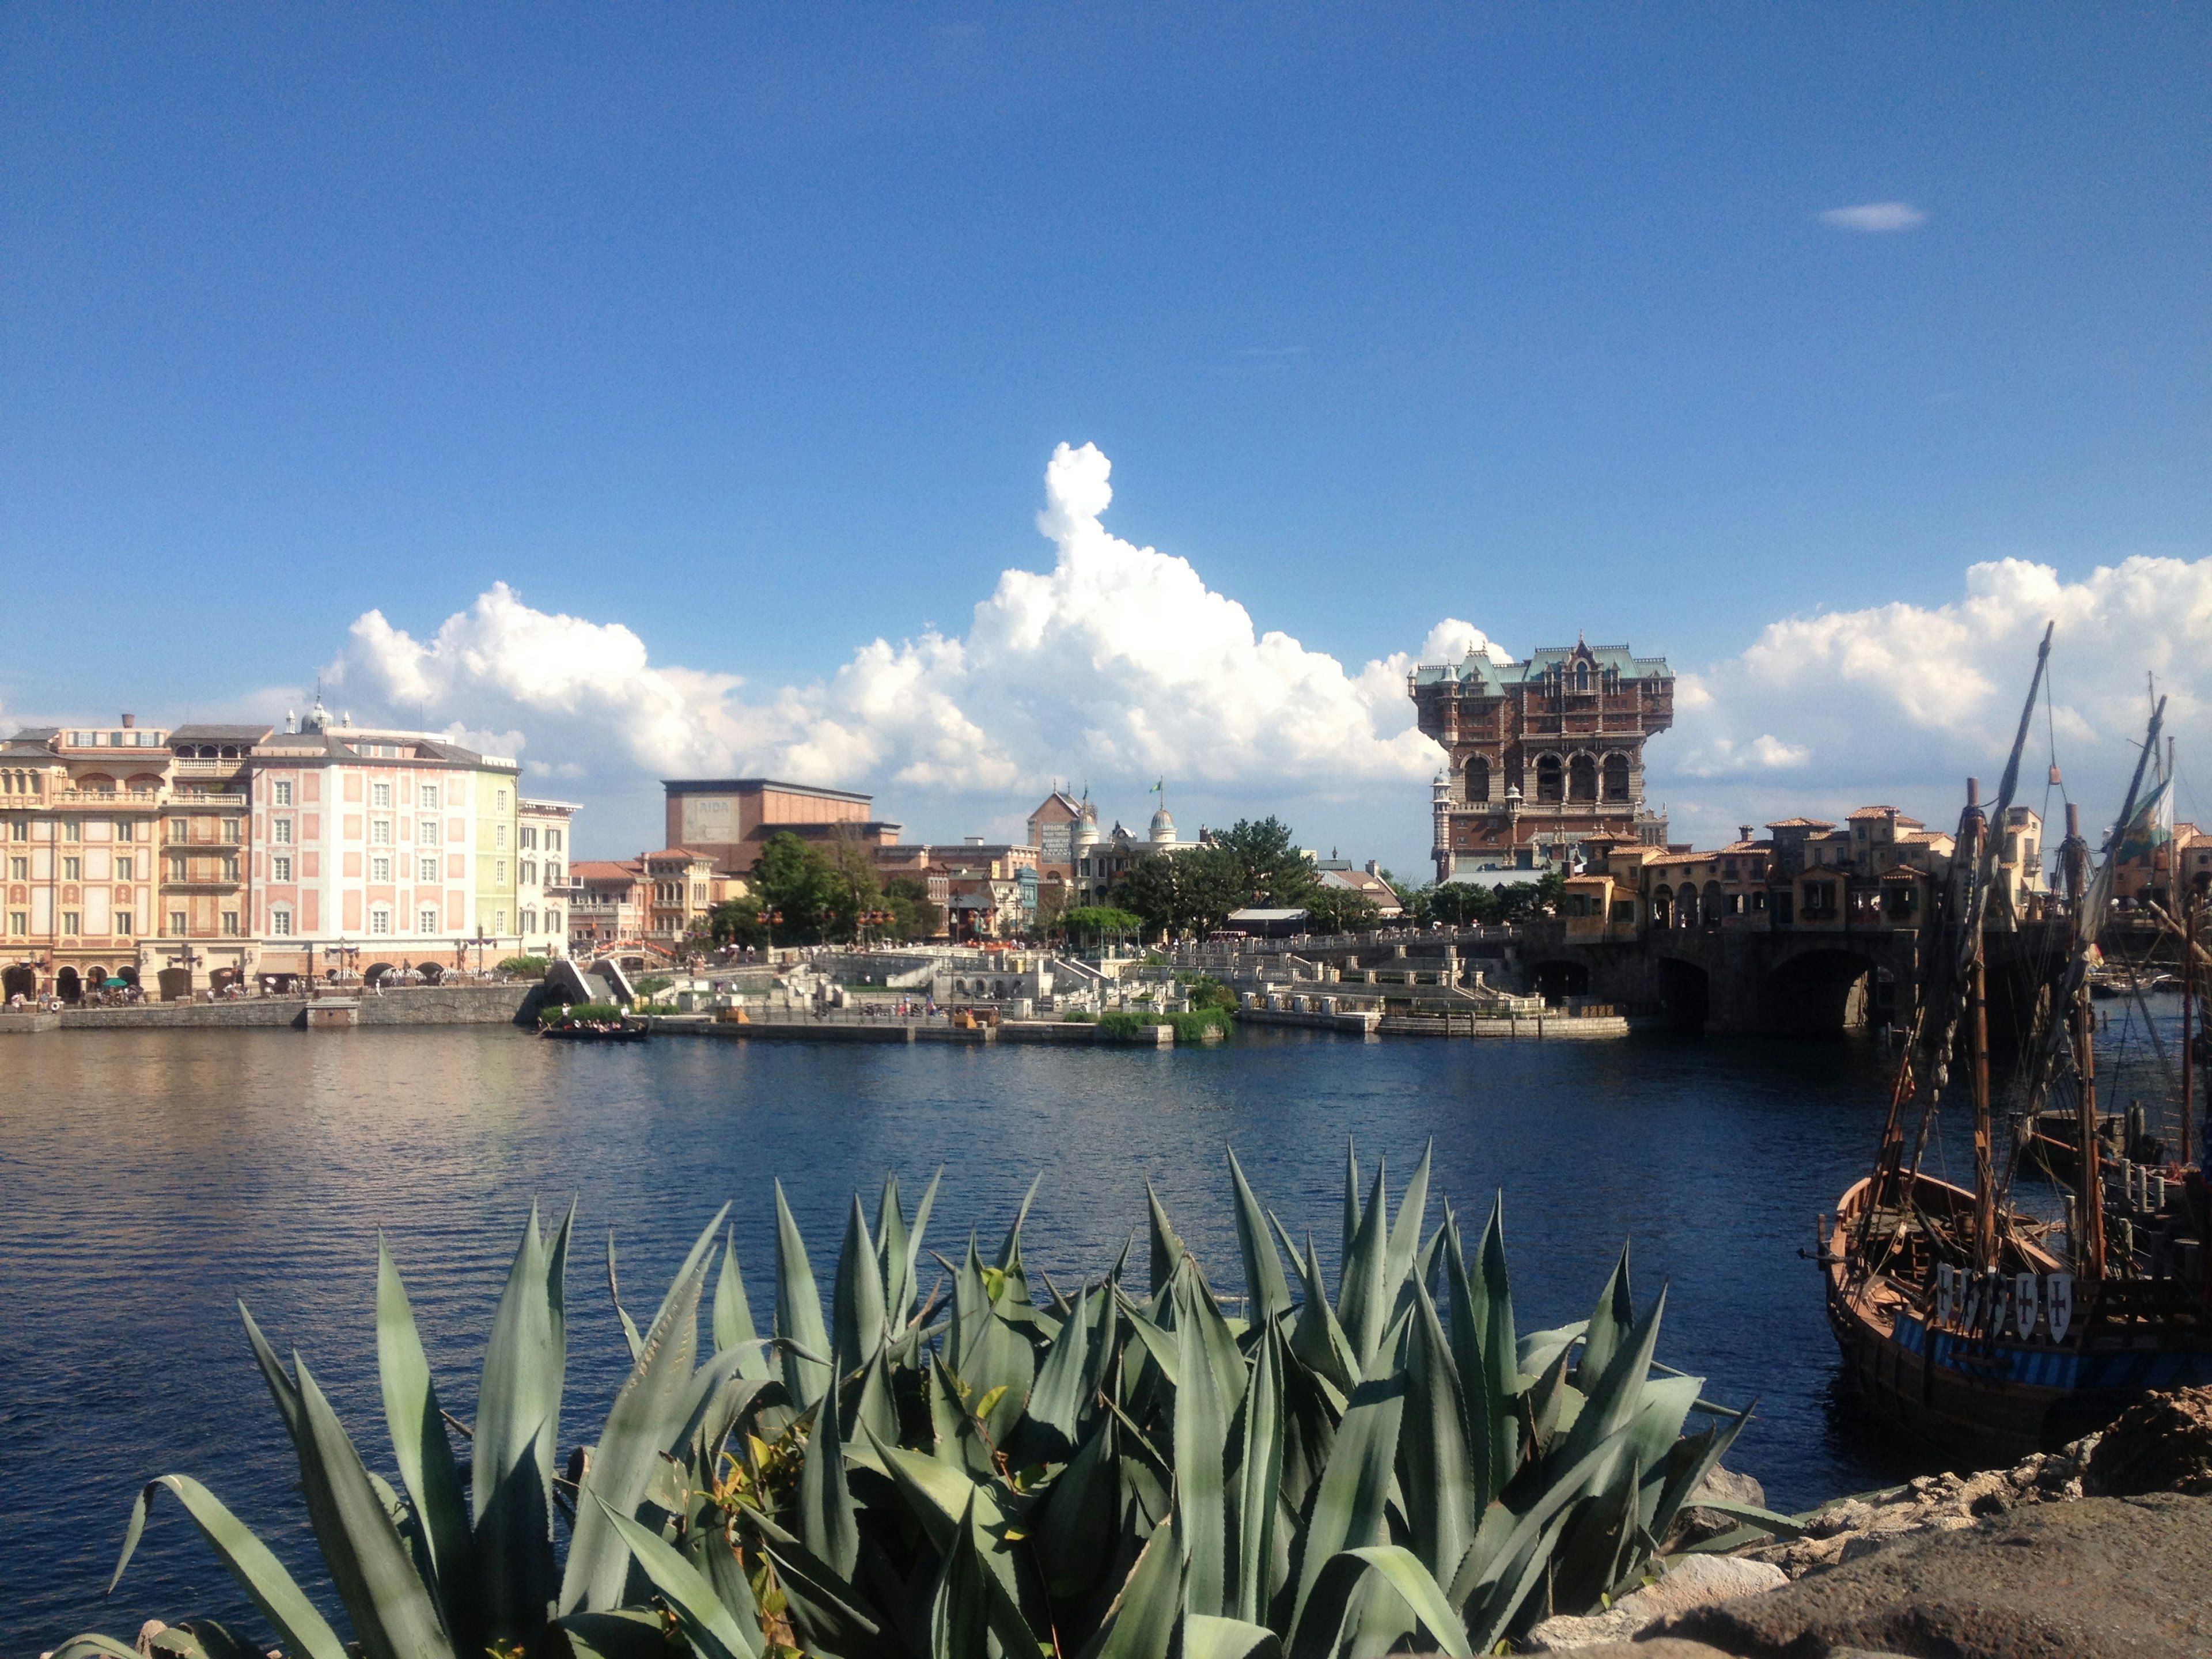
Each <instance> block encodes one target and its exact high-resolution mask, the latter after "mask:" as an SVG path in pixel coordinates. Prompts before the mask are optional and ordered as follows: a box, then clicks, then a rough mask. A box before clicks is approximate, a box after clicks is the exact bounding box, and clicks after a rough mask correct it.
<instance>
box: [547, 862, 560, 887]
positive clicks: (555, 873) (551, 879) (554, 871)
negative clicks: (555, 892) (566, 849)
mask: <svg viewBox="0 0 2212 1659" xmlns="http://www.w3.org/2000/svg"><path fill="white" fill-rule="evenodd" d="M545 884H546V885H547V886H548V887H558V886H559V885H560V884H561V866H559V865H557V864H552V863H548V864H547V865H546V866H545Z"/></svg>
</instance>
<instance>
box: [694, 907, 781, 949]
mask: <svg viewBox="0 0 2212 1659" xmlns="http://www.w3.org/2000/svg"><path fill="white" fill-rule="evenodd" d="M760 912H761V905H760V901H759V900H758V899H756V898H733V899H724V900H723V901H722V902H720V904H718V905H716V906H715V907H714V908H713V909H711V910H709V911H708V912H707V937H708V939H712V940H714V943H715V944H717V945H766V944H768V943H769V930H768V929H767V928H766V927H764V926H763V925H762V922H761V919H760Z"/></svg>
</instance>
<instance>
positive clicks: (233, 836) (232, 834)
mask: <svg viewBox="0 0 2212 1659" xmlns="http://www.w3.org/2000/svg"><path fill="white" fill-rule="evenodd" d="M239 833H240V820H239V819H237V818H225V819H224V820H223V821H222V838H223V839H224V840H225V841H227V842H229V843H230V844H231V845H232V846H236V845H237V844H238V838H239Z"/></svg>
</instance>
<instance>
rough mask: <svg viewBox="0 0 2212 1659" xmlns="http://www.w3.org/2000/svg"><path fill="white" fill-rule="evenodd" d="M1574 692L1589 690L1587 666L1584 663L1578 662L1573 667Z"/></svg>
mask: <svg viewBox="0 0 2212 1659" xmlns="http://www.w3.org/2000/svg"><path fill="white" fill-rule="evenodd" d="M1575 690H1577V691H1587V690H1589V664H1588V663H1586V662H1578V663H1577V664H1576V665H1575Z"/></svg>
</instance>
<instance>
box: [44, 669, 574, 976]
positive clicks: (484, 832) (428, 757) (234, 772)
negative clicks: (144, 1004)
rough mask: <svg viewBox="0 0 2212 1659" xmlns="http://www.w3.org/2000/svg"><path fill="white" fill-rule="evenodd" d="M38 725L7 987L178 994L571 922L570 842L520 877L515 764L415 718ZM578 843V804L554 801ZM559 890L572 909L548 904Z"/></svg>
mask: <svg viewBox="0 0 2212 1659" xmlns="http://www.w3.org/2000/svg"><path fill="white" fill-rule="evenodd" d="M286 726H287V729H286V730H284V731H283V732H277V731H275V730H274V729H272V728H271V727H269V726H208V725H190V726H178V727H176V728H175V729H174V730H172V731H163V730H160V729H156V728H149V727H143V726H139V725H138V724H137V721H136V720H133V719H132V718H131V716H130V715H127V714H126V715H125V716H124V717H123V719H122V720H121V722H120V724H119V725H117V726H102V727H82V728H81V727H39V728H34V729H31V730H27V731H22V732H17V733H16V734H15V736H14V737H12V738H8V739H6V740H5V741H4V742H0V846H4V848H5V851H4V853H0V858H4V860H6V863H5V866H4V870H3V871H0V874H4V877H5V879H4V881H0V897H4V902H0V995H5V996H14V995H16V994H22V995H25V996H39V995H47V994H52V995H58V996H60V997H62V998H63V999H64V1000H69V1001H74V1000H77V999H78V998H79V997H81V996H82V995H83V994H85V993H86V992H87V991H88V990H95V989H98V988H100V987H101V986H104V985H112V984H113V983H114V982H117V981H120V982H121V983H123V984H125V985H135V986H137V987H140V988H142V989H143V990H145V991H147V992H148V993H149V994H153V993H155V991H156V990H157V989H158V993H159V994H161V995H162V996H164V997H175V996H182V995H189V994H192V993H193V992H195V991H198V990H221V989H222V988H224V987H227V986H228V985H231V984H234V983H236V982H238V981H242V980H247V979H252V978H258V979H262V980H268V981H274V982H276V983H280V984H281V983H285V982H289V981H291V980H294V979H296V978H300V977H305V976H307V975H326V974H328V973H330V972H331V971H333V970H337V969H352V970H355V971H358V972H362V973H364V974H365V973H368V972H369V971H371V970H373V969H374V968H375V967H376V966H377V965H378V964H380V963H382V964H386V965H388V966H392V967H397V966H398V965H399V964H400V963H403V962H412V963H441V964H442V963H446V962H447V961H450V962H451V963H453V964H455V965H459V964H460V963H463V962H464V961H469V962H471V963H472V962H473V961H476V960H481V961H484V962H487V963H489V962H494V961H496V960H498V959H499V957H502V956H507V955H511V954H513V953H515V952H516V951H518V950H522V949H535V950H538V951H544V950H545V949H546V948H547V939H546V937H539V938H535V939H533V938H529V937H526V935H525V933H524V932H523V929H522V918H521V900H522V895H523V894H524V892H525V891H529V892H531V893H532V894H533V896H534V899H535V903H536V906H537V908H538V915H539V925H540V927H541V929H542V930H543V933H544V935H546V936H550V938H551V939H563V938H565V936H566V934H565V928H566V916H565V914H564V913H565V910H566V908H567V900H566V898H565V896H564V895H565V894H566V893H567V892H568V887H567V886H566V885H565V878H566V869H565V854H563V855H562V859H561V866H562V867H561V868H560V869H558V870H557V871H556V869H554V868H552V867H550V866H546V865H534V866H533V871H532V878H531V879H530V881H529V882H528V883H526V882H525V879H524V877H523V874H522V871H521V868H520V862H521V852H522V841H521V838H520V827H521V821H522V817H523V811H522V805H521V800H520V791H519V788H518V783H519V781H520V767H519V766H518V765H517V763H515V762H513V761H512V760H507V759H503V758H501V757H496V756H485V755H480V754H477V753H476V752H475V751H474V750H469V749H465V748H462V747H461V746H459V744H454V743H452V742H450V741H449V740H447V738H442V737H440V736H437V735H435V734H434V733H428V732H401V731H386V730H382V729H371V728H368V727H357V726H353V725H352V724H351V723H350V721H349V720H337V721H334V720H332V719H331V716H330V715H329V714H328V713H327V712H326V711H325V709H324V708H323V707H322V704H321V702H320V700H319V699H318V701H317V702H316V705H315V707H314V708H313V709H312V710H310V711H309V713H308V714H307V717H306V718H305V719H304V720H300V721H298V722H296V723H295V722H293V721H292V720H289V719H288V720H287V722H286ZM541 805H543V806H544V807H545V808H546V809H547V810H546V811H542V812H539V813H538V814H535V815H533V817H532V825H531V827H532V834H533V841H534V842H536V843H537V845H536V846H535V847H534V848H533V850H534V851H537V852H538V855H539V857H540V858H541V859H542V858H543V854H544V847H545V845H546V843H545V842H544V836H546V834H547V833H548V825H549V824H552V823H557V826H558V827H557V828H554V829H551V833H552V834H553V835H554V836H556V838H557V839H556V844H555V845H554V847H553V850H554V851H556V853H559V852H560V846H559V844H558V843H564V842H565V841H566V839H567V827H566V826H567V822H568V817H569V816H570V815H573V813H574V810H575V809H574V808H573V807H569V806H565V805H560V804H558V803H544V804H541ZM556 904H557V905H558V906H559V907H560V908H559V912H557V913H556V912H554V909H553V907H554V906H555V905H556Z"/></svg>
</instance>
